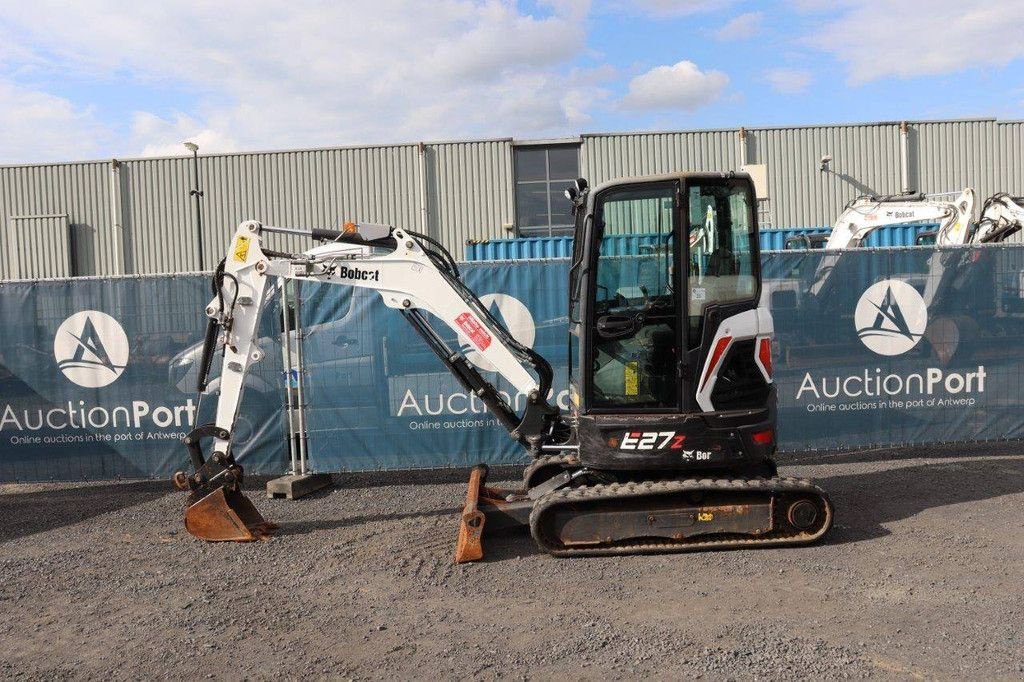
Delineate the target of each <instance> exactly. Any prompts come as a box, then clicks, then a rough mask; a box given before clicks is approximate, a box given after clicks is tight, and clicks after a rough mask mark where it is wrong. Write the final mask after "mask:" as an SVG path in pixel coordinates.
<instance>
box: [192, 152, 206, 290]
mask: <svg viewBox="0 0 1024 682" xmlns="http://www.w3.org/2000/svg"><path fill="white" fill-rule="evenodd" d="M190 149H192V180H193V184H195V189H193V190H192V191H191V192H189V194H191V195H192V196H194V197H195V198H196V248H197V249H198V250H199V270H200V271H202V270H205V269H206V264H205V262H204V259H203V215H202V211H201V210H200V207H199V199H200V197H202V196H203V190H202V189H200V188H199V147H198V146H196V145H192V146H191V147H190Z"/></svg>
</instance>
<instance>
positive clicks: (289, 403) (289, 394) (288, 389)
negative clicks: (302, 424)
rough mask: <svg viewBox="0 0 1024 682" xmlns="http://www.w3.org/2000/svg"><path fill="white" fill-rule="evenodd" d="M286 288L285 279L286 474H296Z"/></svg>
mask: <svg viewBox="0 0 1024 682" xmlns="http://www.w3.org/2000/svg"><path fill="white" fill-rule="evenodd" d="M288 287H289V280H287V279H286V280H284V281H283V282H282V283H281V312H282V316H281V324H282V327H283V328H284V370H285V380H284V391H285V395H286V396H287V409H288V458H289V460H290V462H291V468H290V469H289V471H288V473H290V474H296V473H298V453H297V452H296V444H295V401H294V400H293V399H292V369H293V367H292V329H291V323H290V322H289V321H288V317H289V312H290V311H289V300H288Z"/></svg>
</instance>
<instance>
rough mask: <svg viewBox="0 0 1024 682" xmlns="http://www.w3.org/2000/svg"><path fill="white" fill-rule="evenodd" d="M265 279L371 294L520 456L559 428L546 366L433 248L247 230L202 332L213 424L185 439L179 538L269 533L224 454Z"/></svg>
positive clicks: (250, 360)
mask: <svg viewBox="0 0 1024 682" xmlns="http://www.w3.org/2000/svg"><path fill="white" fill-rule="evenodd" d="M273 232H286V233H296V232H298V233H301V234H307V235H308V236H310V237H311V238H312V239H316V240H320V241H325V242H326V244H324V245H322V246H318V247H316V248H313V249H310V250H308V251H306V252H304V253H302V254H286V253H278V252H274V251H270V250H265V249H264V248H263V235H264V234H265V233H273ZM424 244H426V246H424ZM273 278H282V279H293V280H299V281H313V282H325V283H329V284H343V285H348V286H353V287H361V288H368V289H374V290H376V291H377V292H378V293H379V294H380V296H381V298H382V300H383V301H384V304H385V305H386V306H388V307H390V308H394V309H396V310H399V311H400V312H401V313H402V314H403V315H404V316H405V317H406V319H408V320H409V322H410V323H411V324H412V326H413V327H414V328H415V329H416V331H417V332H418V333H419V334H420V336H422V337H423V339H424V341H426V343H427V345H428V346H430V348H431V349H432V350H434V352H435V353H436V354H437V355H438V357H439V358H440V359H441V361H442V362H443V363H444V364H445V365H446V366H447V367H448V368H449V370H450V371H451V372H452V373H453V374H454V375H455V377H456V378H457V379H458V380H459V381H460V382H461V383H462V385H463V387H464V388H465V389H466V390H467V391H473V393H474V394H475V395H476V396H477V397H478V398H479V399H480V400H481V401H482V402H483V403H484V404H485V405H487V407H488V408H489V409H490V410H491V412H492V413H493V414H494V415H495V417H496V418H497V420H498V421H499V422H500V423H501V424H502V425H503V426H504V427H505V428H506V429H507V430H508V431H509V433H510V434H511V435H512V437H513V438H515V439H516V440H518V441H519V442H520V443H522V444H523V446H524V447H526V448H527V449H528V450H529V451H531V452H535V453H537V454H539V453H540V451H541V448H542V446H543V444H544V442H545V440H546V439H547V437H548V436H549V435H550V434H551V433H552V432H553V430H554V428H555V426H556V425H557V424H558V422H559V419H560V416H559V410H558V408H557V407H554V406H552V405H550V404H549V403H548V402H547V399H548V394H549V392H550V389H551V381H552V373H551V367H550V365H549V364H548V363H547V361H546V360H544V358H542V357H541V356H540V355H538V354H537V353H535V352H534V351H533V350H532V349H530V348H526V347H524V346H522V345H521V344H520V343H519V342H517V341H516V340H515V339H514V338H512V336H511V335H510V334H508V332H507V331H506V330H505V328H504V327H503V326H502V325H501V324H500V323H498V322H497V321H496V320H495V319H494V318H493V317H492V316H491V315H490V313H489V312H488V311H487V309H486V308H484V306H483V305H481V303H480V301H479V299H477V297H476V296H475V295H474V294H473V293H472V292H471V291H470V290H469V289H468V288H466V287H465V285H463V284H462V282H461V280H460V279H459V276H458V270H457V266H456V265H455V263H454V262H453V261H452V259H451V257H450V256H449V255H448V254H447V252H446V251H444V250H443V249H441V248H440V247H439V246H437V245H433V244H431V243H430V242H429V240H427V239H426V238H424V237H422V236H420V235H415V234H413V233H410V232H407V231H404V230H399V229H395V228H392V227H389V226H386V225H373V224H358V225H357V224H354V223H349V224H347V225H346V227H345V229H344V230H343V231H333V230H311V231H308V232H305V231H300V230H294V229H291V228H277V227H273V226H266V225H261V224H260V223H258V222H253V221H250V222H245V223H242V224H241V225H239V226H238V229H237V230H236V232H235V236H234V238H233V240H232V242H231V246H230V247H229V249H228V254H227V257H226V258H225V259H224V261H223V262H222V263H221V264H220V266H219V267H218V268H217V270H216V273H215V276H214V285H213V288H214V293H215V296H214V298H213V300H211V301H210V303H209V305H208V306H207V308H206V314H207V316H208V317H209V323H208V328H207V334H206V339H205V342H204V347H203V354H202V360H201V362H200V376H199V382H198V383H199V385H198V388H199V390H200V391H203V390H204V389H205V387H206V384H207V378H208V373H209V370H210V366H211V362H212V358H213V354H214V350H215V348H216V346H217V345H218V344H219V345H221V346H222V347H223V367H222V370H221V381H220V396H219V400H218V402H217V411H216V418H215V421H214V422H212V423H210V424H204V425H202V426H199V427H197V428H195V429H193V431H192V432H191V433H189V434H188V436H186V438H185V444H186V446H187V447H188V450H189V455H190V459H191V461H192V464H193V467H194V469H195V472H194V473H193V474H192V475H186V474H185V473H183V472H178V473H177V474H176V475H175V477H174V481H175V484H176V485H178V487H180V488H183V489H186V490H188V491H189V492H190V505H189V508H188V511H187V512H186V527H187V529H188V530H189V532H190V533H192V534H193V535H195V536H197V537H200V538H203V539H205V540H212V541H218V540H239V541H247V540H254V539H260V538H263V537H265V536H266V535H267V534H268V533H269V531H270V530H272V529H273V525H272V524H269V523H267V522H266V521H265V520H264V519H263V518H262V516H260V514H259V512H258V511H257V510H256V508H255V507H253V505H252V503H251V502H249V500H247V499H246V498H245V496H244V495H243V494H242V493H241V491H240V485H241V482H242V475H243V471H242V467H240V466H239V465H238V463H237V462H236V461H235V459H234V456H233V455H232V451H231V445H232V435H233V433H234V426H235V421H236V419H237V417H238V410H239V406H240V405H241V399H242V393H243V390H244V387H245V381H244V379H245V375H246V373H247V372H248V371H249V369H250V368H251V367H252V365H253V364H255V363H257V362H259V361H260V360H262V359H263V352H262V351H261V350H260V349H259V347H258V345H257V343H256V333H257V329H258V328H259V319H260V315H261V313H262V312H263V309H264V303H265V300H266V296H267V292H268V289H269V286H270V284H269V283H270V281H271V280H272V279H273ZM428 314H430V315H432V316H434V317H436V318H438V319H440V320H441V321H443V322H444V323H445V324H446V325H447V326H448V327H449V328H450V329H451V330H453V331H455V332H456V333H458V334H461V335H463V336H465V337H466V338H467V339H468V340H469V343H470V344H472V346H473V348H474V350H476V352H478V353H480V354H481V355H482V356H483V357H484V358H485V359H486V360H487V361H489V362H490V363H491V365H493V366H494V367H495V368H496V369H497V371H498V373H499V374H501V375H502V376H503V377H504V378H505V379H506V380H508V381H509V382H510V383H511V384H512V385H513V386H514V387H515V388H516V389H517V390H518V391H520V392H522V393H523V394H525V395H526V396H528V400H527V405H526V407H525V409H524V411H523V414H521V415H520V414H516V412H515V411H514V410H513V408H512V406H511V405H509V404H508V402H507V401H506V400H505V398H504V397H503V396H502V394H501V393H500V392H499V391H498V390H497V389H496V388H495V387H494V385H493V384H491V383H490V382H488V381H487V380H485V379H484V378H483V376H482V375H481V374H480V373H479V372H478V371H477V370H476V369H475V368H474V367H473V366H472V365H471V364H470V363H469V362H467V360H466V358H465V356H463V355H462V354H461V353H459V352H457V351H455V350H452V349H451V348H449V347H448V345H447V344H446V343H445V342H444V341H443V339H442V337H441V336H440V335H439V334H438V333H437V332H436V331H435V330H434V329H433V327H432V326H431V324H430V319H429V317H428ZM527 366H528V367H530V369H532V373H531V371H529V370H527ZM205 440H210V441H212V444H211V445H210V446H209V447H208V450H209V451H210V454H209V455H208V456H207V455H205V454H204V452H203V442H204V441H205Z"/></svg>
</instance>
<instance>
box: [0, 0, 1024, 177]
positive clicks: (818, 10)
mask: <svg viewBox="0 0 1024 682" xmlns="http://www.w3.org/2000/svg"><path fill="white" fill-rule="evenodd" d="M1022 36H1024V2H1022V1H1021V0H988V2H986V3H965V2H963V0H953V1H951V0H930V1H923V0H858V1H848V0H831V1H826V0H790V1H783V2H743V1H741V0H633V1H632V2H629V1H627V0H593V1H588V0H531V1H528V2H527V1H524V2H514V1H511V0H508V1H497V0H495V1H471V0H434V1H432V2H423V1H416V0H374V1H373V2H353V1H348V0H333V1H331V0H289V2H273V3H271V2H263V1H261V0H245V1H239V0H175V1H174V2H166V1H163V2H157V1H155V0H132V1H127V0H87V1H84V2H83V1H78V2H72V1H66V2H58V1H56V0H31V2H4V3H0V164H14V163H35V162H46V161H72V160H85V159H105V158H134V157H144V156H178V155H185V154H189V152H188V151H187V150H186V149H185V148H184V147H183V145H182V143H183V142H184V141H186V140H191V141H193V142H195V143H197V144H198V145H199V147H200V153H201V154H206V153H220V152H232V151H255V150H271V149H295V148H308V147H331V146H348V145H364V144H392V143H400V142H417V141H437V140H452V139H488V138H508V137H512V138H515V139H519V140H533V139H552V138H562V137H572V136H577V135H580V134H584V133H597V132H621V131H643V130H692V129H700V128H734V127H738V126H747V127H757V126H786V125H806V124H826V123H858V122H871V121H896V120H930V119H940V118H980V117H986V118H989V117H991V118H998V119H1002V120H1018V119H1024V39H1022Z"/></svg>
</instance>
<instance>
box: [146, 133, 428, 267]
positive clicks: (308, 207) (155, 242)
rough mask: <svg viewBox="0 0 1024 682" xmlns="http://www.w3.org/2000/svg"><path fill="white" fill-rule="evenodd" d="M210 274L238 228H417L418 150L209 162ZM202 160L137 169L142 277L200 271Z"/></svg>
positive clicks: (294, 242)
mask: <svg viewBox="0 0 1024 682" xmlns="http://www.w3.org/2000/svg"><path fill="white" fill-rule="evenodd" d="M199 161H200V169H199V173H200V185H201V186H202V189H203V197H202V200H201V204H202V215H203V251H204V263H203V265H204V267H205V269H211V268H212V267H213V266H214V265H215V264H216V263H217V262H218V261H219V260H220V259H221V258H222V257H223V255H224V250H225V248H227V244H228V242H229V240H230V239H231V235H232V234H233V233H234V231H235V228H236V227H237V226H238V224H239V223H240V222H242V221H244V220H259V221H260V222H262V223H264V224H268V225H279V226H286V227H303V228H313V227H339V226H340V225H342V224H343V223H344V222H345V221H347V220H355V221H363V222H379V223H391V224H396V225H409V224H417V223H416V221H417V217H418V216H417V207H418V205H419V201H418V194H419V188H418V182H417V174H416V167H417V152H416V146H415V145H398V146H393V147H360V148H339V149H321V150H302V151H294V152H267V153H256V154H223V155H216V156H205V157H200V159H199ZM192 164H193V160H192V159H191V158H189V157H182V158H173V159H145V160H138V161H131V162H128V164H127V165H129V166H130V170H129V172H128V176H129V178H130V180H129V185H130V190H129V191H130V194H131V211H130V217H126V223H130V229H129V230H128V231H129V233H130V234H131V241H132V245H131V249H130V250H131V253H132V254H133V255H134V256H135V261H136V262H135V263H134V267H135V270H134V271H137V272H147V273H153V272H173V271H180V270H197V269H198V268H199V261H198V250H197V248H196V246H195V242H196V238H195V234H196V232H195V230H196V228H195V208H194V203H193V201H194V200H193V199H192V197H191V196H190V194H189V192H190V190H191V189H192V187H194V180H193V168H192ZM268 245H269V246H270V247H271V248H274V249H280V250H290V251H303V250H305V249H308V248H310V247H311V246H313V243H312V242H310V241H309V240H307V239H302V238H300V237H293V236H283V235H269V236H268Z"/></svg>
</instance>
